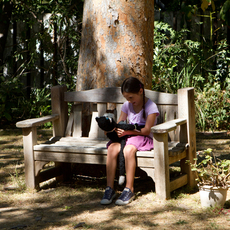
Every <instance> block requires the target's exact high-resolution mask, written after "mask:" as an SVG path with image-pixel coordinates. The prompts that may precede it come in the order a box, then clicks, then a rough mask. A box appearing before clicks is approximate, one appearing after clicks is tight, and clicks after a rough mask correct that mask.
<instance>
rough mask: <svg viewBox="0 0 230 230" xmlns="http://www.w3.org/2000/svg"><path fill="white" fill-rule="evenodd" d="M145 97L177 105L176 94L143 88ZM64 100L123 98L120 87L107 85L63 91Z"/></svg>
mask: <svg viewBox="0 0 230 230" xmlns="http://www.w3.org/2000/svg"><path fill="white" fill-rule="evenodd" d="M145 95H146V97H148V98H150V99H151V100H152V101H154V102H155V103H156V104H157V105H160V104H161V105H177V104H178V101H177V95H176V94H170V93H162V92H156V91H152V90H148V89H146V90H145ZM64 100H65V101H67V102H93V103H118V104H119V103H124V102H125V98H124V97H123V96H122V94H121V88H120V87H108V88H103V89H90V90H85V91H74V92H65V95H64Z"/></svg>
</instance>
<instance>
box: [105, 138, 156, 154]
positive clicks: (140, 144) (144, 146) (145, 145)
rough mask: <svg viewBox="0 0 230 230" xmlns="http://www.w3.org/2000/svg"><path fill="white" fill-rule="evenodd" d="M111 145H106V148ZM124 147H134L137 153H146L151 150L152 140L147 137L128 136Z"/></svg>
mask: <svg viewBox="0 0 230 230" xmlns="http://www.w3.org/2000/svg"><path fill="white" fill-rule="evenodd" d="M111 143H112V141H109V142H108V143H107V148H108V147H109V145H110V144H111ZM126 145H134V146H135V147H136V149H137V150H138V151H148V150H151V149H153V139H152V138H151V137H149V136H130V137H128V138H127V140H126Z"/></svg>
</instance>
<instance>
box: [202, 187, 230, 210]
mask: <svg viewBox="0 0 230 230" xmlns="http://www.w3.org/2000/svg"><path fill="white" fill-rule="evenodd" d="M199 191H200V201H201V206H202V207H204V208H206V207H215V206H220V207H223V206H224V203H225V201H226V199H227V191H228V187H213V186H208V185H203V186H199Z"/></svg>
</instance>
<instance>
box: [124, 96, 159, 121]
mask: <svg viewBox="0 0 230 230" xmlns="http://www.w3.org/2000/svg"><path fill="white" fill-rule="evenodd" d="M121 110H122V111H123V112H124V113H126V114H127V115H128V121H129V123H130V124H136V123H137V124H138V125H145V122H146V120H145V119H144V118H143V109H142V110H141V111H140V112H139V113H136V112H135V111H134V109H133V105H132V104H131V103H129V102H128V101H126V102H125V103H124V104H123V105H122V107H121ZM153 113H156V116H159V111H158V108H157V105H156V104H155V103H154V102H153V101H151V100H150V99H148V101H147V102H146V104H145V116H146V118H147V116H148V115H149V114H153ZM156 122H157V119H156V120H155V124H156ZM155 124H154V125H155Z"/></svg>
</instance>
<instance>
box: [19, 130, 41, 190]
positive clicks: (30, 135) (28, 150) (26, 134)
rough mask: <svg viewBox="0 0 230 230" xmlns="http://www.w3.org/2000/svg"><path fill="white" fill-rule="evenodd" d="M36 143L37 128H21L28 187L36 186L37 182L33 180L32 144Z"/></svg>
mask: <svg viewBox="0 0 230 230" xmlns="http://www.w3.org/2000/svg"><path fill="white" fill-rule="evenodd" d="M35 144H37V128H36V127H32V128H24V129H23V148H24V163H25V180H26V185H27V187H29V188H32V189H34V188H36V187H37V186H38V184H37V183H36V180H35V164H34V153H33V148H34V145H35Z"/></svg>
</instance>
